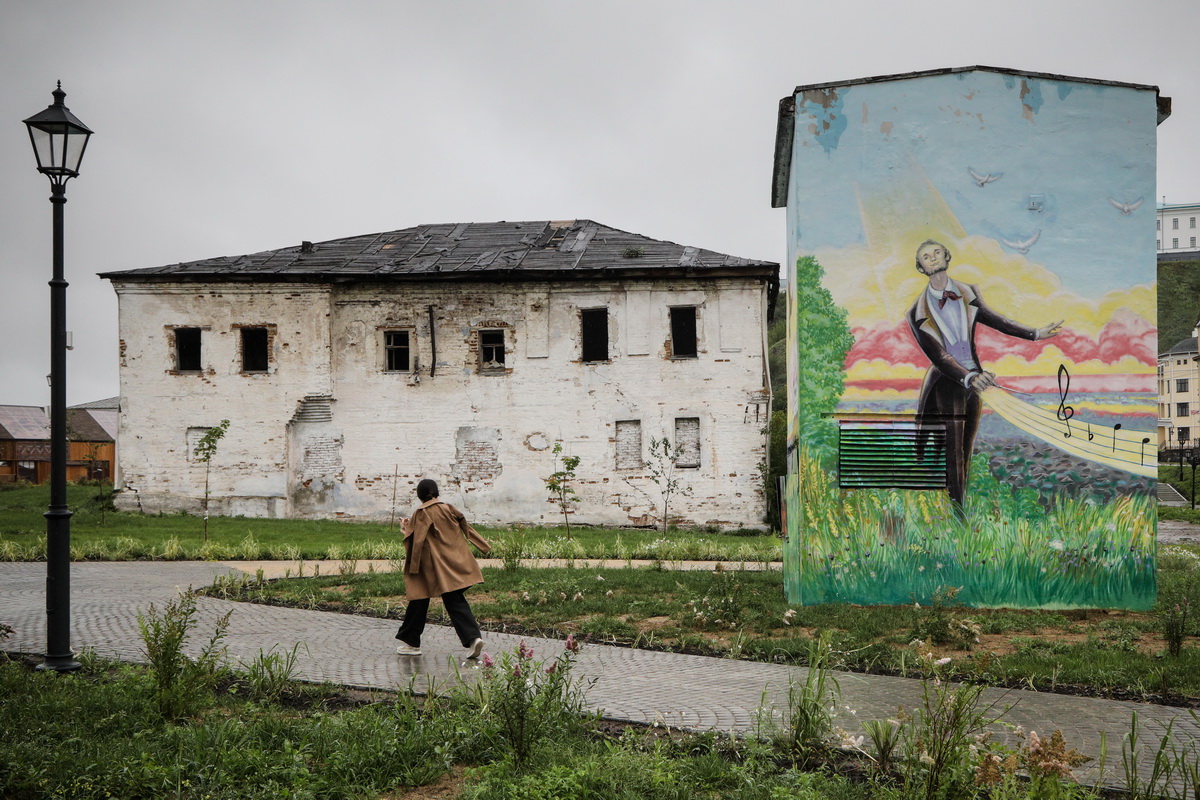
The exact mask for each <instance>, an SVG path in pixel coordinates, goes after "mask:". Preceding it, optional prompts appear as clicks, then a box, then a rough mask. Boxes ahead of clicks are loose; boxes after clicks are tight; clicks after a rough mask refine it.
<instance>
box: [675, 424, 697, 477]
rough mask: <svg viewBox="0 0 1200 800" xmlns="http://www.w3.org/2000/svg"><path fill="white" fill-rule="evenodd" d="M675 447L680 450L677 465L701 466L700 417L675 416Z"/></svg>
mask: <svg viewBox="0 0 1200 800" xmlns="http://www.w3.org/2000/svg"><path fill="white" fill-rule="evenodd" d="M675 447H676V448H678V450H679V458H677V459H676V461H675V466H677V467H687V468H696V467H699V466H700V418H699V417H676V418H675Z"/></svg>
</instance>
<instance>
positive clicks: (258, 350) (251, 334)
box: [241, 328, 268, 372]
mask: <svg viewBox="0 0 1200 800" xmlns="http://www.w3.org/2000/svg"><path fill="white" fill-rule="evenodd" d="M241 330H242V372H266V371H267V362H268V358H267V329H266V328H242V329H241Z"/></svg>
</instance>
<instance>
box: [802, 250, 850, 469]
mask: <svg viewBox="0 0 1200 800" xmlns="http://www.w3.org/2000/svg"><path fill="white" fill-rule="evenodd" d="M824 276H825V271H824V270H823V269H822V268H821V265H820V264H819V263H817V260H816V259H815V258H812V257H810V256H805V257H802V258H799V259H797V260H796V345H795V346H796V356H797V358H798V360H799V364H798V367H799V369H798V373H799V374H798V377H799V386H798V390H799V391H798V393H797V397H796V412H795V413H796V415H797V417H798V423H799V438H800V442H798V443H797V444H803V445H806V446H807V447H808V449H809V452H810V453H812V454H813V455H815V456H816V457H817V458H818V459H819V460H820V461H821V463H822V464H823V465H824V466H825V467H826V469H832V467H833V463H834V462H835V460H836V457H837V434H838V430H837V423H836V422H834V420H833V412H834V410H835V409H836V408H837V404H838V401H839V400H840V399H841V397H842V392H843V391H844V390H845V384H846V373H845V364H846V353H847V352H849V350H850V348H851V347H853V346H854V335H853V334H852V333H851V332H850V326H849V324H847V322H846V310H845V309H844V308H841V307H840V306H838V305H837V303H835V302H834V300H833V296H832V295H831V294H830V293H829V290H828V289H826V288H825V287H824V285H823V283H822V278H823V277H824Z"/></svg>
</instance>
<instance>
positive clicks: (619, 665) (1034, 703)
mask: <svg viewBox="0 0 1200 800" xmlns="http://www.w3.org/2000/svg"><path fill="white" fill-rule="evenodd" d="M241 566H242V567H243V568H244V569H245V570H246V571H248V572H249V573H250V574H253V573H254V569H255V568H254V567H253V566H252V565H249V566H248V565H241ZM238 571H239V570H238V569H237V568H235V567H234V566H233V565H229V564H215V563H206V562H144V561H143V562H116V563H90V562H80V563H74V564H72V566H71V597H72V604H71V619H72V629H71V642H72V645H73V647H75V649H76V650H80V649H83V648H90V649H92V650H94V651H95V653H96V654H97V655H99V656H103V657H106V658H112V659H119V660H123V661H131V662H140V661H143V660H144V656H143V653H142V648H141V640H140V638H139V635H138V625H137V618H138V612H139V611H145V610H146V609H147V608H149V606H150V604H151V603H153V604H155V605H156V606H157V607H158V608H160V609H161V608H162V606H163V604H164V603H166V602H168V601H170V600H172V599H173V598H175V597H176V596H177V593H178V592H179V591H181V590H185V589H187V588H188V587H201V586H206V585H208V584H209V583H211V582H212V581H213V580H214V578H215V577H216V576H218V575H232V574H236V573H237V572H238ZM293 574H294V573H293ZM45 575H46V567H45V564H44V563H13V562H3V563H0V621H3V622H6V623H8V624H9V625H11V626H12V627H13V628H14V629H15V635H14V636H12V637H10V638H8V639H6V640H4V641H3V642H0V648H3V649H4V650H7V651H9V652H13V653H41V652H43V651H44V649H45V642H46V638H45V636H46V634H45V624H46V623H45V618H46V613H45V583H46V580H45ZM227 612H232V615H231V617H230V625H229V630H228V635H227V637H226V644H227V645H228V652H229V655H230V657H231V658H232V659H236V660H248V659H252V658H253V657H255V656H256V655H257V654H258V653H259V652H260V651H264V652H269V651H271V650H272V649H276V650H284V651H290V650H291V649H292V648H293V647H294V646H298V659H297V668H298V669H297V676H298V677H299V678H301V679H303V680H307V681H315V682H322V681H328V682H331V683H334V684H339V685H344V686H349V687H356V688H362V689H377V690H389V691H391V690H397V689H407V688H410V687H411V688H412V689H414V690H415V691H418V692H425V691H428V689H429V687H430V682H431V681H432V682H433V683H434V684H435V685H436V684H441V683H443V682H446V681H452V680H459V679H464V680H471V679H472V678H474V677H475V676H476V675H478V672H479V667H478V666H476V665H475V664H474V663H473V662H467V661H464V660H462V655H463V651H462V648H461V647H460V646H459V643H458V640H457V638H456V637H455V636H454V633H453V631H452V630H451V629H450V628H446V627H441V626H430V627H429V628H428V629H427V632H426V635H425V639H424V641H423V642H422V648H423V650H424V655H421V656H416V657H412V656H408V657H399V656H397V655H395V653H394V646H395V640H394V639H393V636H394V634H395V630H396V623H395V622H392V621H388V620H379V619H373V618H369V617H357V616H350V615H345V614H336V613H328V612H321V611H305V610H300V609H291V608H277V607H274V606H264V605H253V604H247V603H235V602H230V601H225V600H218V599H213V598H206V597H202V598H199V599H198V602H197V623H198V625H197V633H196V634H195V635H194V636H193V639H195V641H192V642H191V643H190V647H191V648H192V650H193V652H195V651H198V650H199V648H200V647H201V646H202V645H203V644H204V642H205V641H207V638H208V637H207V635H206V632H211V630H212V629H213V625H214V624H215V622H216V620H217V619H218V618H219V617H220V616H221V615H223V614H225V613H227ZM485 635H486V637H487V650H488V651H490V652H491V653H493V654H497V653H500V652H504V651H508V650H512V649H514V648H515V647H516V646H517V644H518V642H519V641H520V640H521V639H522V638H524V639H525V640H526V641H527V642H528V643H529V644H530V645H532V646H533V647H534V649H535V651H536V657H537V658H543V657H553V656H555V655H557V654H558V653H559V652H560V651H561V648H562V642H560V641H555V640H550V639H535V638H532V637H519V636H515V635H508V634H494V633H488V634H485ZM575 671H576V674H577V675H578V676H579V678H580V679H581V680H582V681H583V682H584V683H585V685H587V686H588V689H587V694H586V697H587V700H588V702H589V703H590V705H591V706H592V707H593V708H596V709H599V710H601V712H602V713H603V715H604V716H605V717H606V718H609V719H613V720H619V721H629V722H636V723H644V724H654V723H658V724H662V725H668V726H671V727H675V728H683V729H688V730H696V731H705V730H713V729H715V730H718V731H724V732H731V733H746V732H750V731H751V730H753V727H754V724H755V717H756V712H757V711H758V710H759V709H761V708H766V709H768V710H769V711H770V710H774V711H777V712H779V713H781V714H782V713H784V712H785V711H786V708H787V693H788V685H789V681H792V680H801V681H803V678H804V675H805V674H806V673H805V670H804V669H803V668H798V667H788V666H782V665H774V664H764V663H758V662H750V661H735V660H730V659H719V658H708V657H703V656H692V655H682V654H675V653H660V652H653V651H647V650H634V649H630V648H623V647H609V646H603V645H592V644H589V645H587V646H585V647H584V649H583V651H582V652H581V653H580V656H579V658H578V661H577V666H576V670H575ZM836 677H837V680H838V682H839V683H840V686H841V694H842V700H841V704H842V705H843V706H845V707H846V708H843V709H842V710H841V711H840V712H839V718H838V720H837V723H838V724H839V725H841V726H842V727H844V728H846V729H848V730H849V729H854V728H857V727H858V725H859V724H860V723H859V722H858V720H871V719H885V718H888V717H894V716H895V715H896V710H897V707H898V706H900V705H903V706H905V707H906V708H910V709H911V708H913V707H914V706H916V705H918V704H919V703H920V701H921V692H922V686H921V683H920V682H919V681H917V680H913V679H907V678H896V677H887V676H878V675H861V674H857V673H836ZM984 702H985V703H986V704H991V705H993V706H994V707H995V708H996V709H997V711H999V710H1001V709H1005V708H1007V709H1008V711H1007V713H1006V714H1005V715H1004V722H1006V723H1008V724H1011V725H1021V726H1023V727H1024V728H1025V729H1026V730H1036V731H1038V732H1039V733H1040V734H1043V735H1049V734H1050V733H1052V732H1053V731H1054V730H1056V729H1058V730H1061V731H1062V732H1063V736H1064V737H1065V738H1066V741H1067V743H1068V745H1069V746H1071V747H1074V748H1076V749H1078V750H1080V751H1081V752H1083V753H1085V754H1087V755H1090V756H1093V757H1095V756H1097V755H1098V754H1099V753H1100V750H1101V736H1102V735H1103V736H1104V737H1105V738H1106V740H1107V747H1108V766H1107V768H1106V770H1105V773H1104V774H1103V775H1100V774H1099V773H1098V772H1097V769H1096V767H1095V766H1094V765H1093V766H1091V767H1089V768H1087V769H1084V770H1080V771H1079V773H1078V774H1079V777H1080V778H1081V779H1082V780H1083V781H1085V782H1089V783H1096V782H1101V783H1104V784H1106V785H1110V786H1120V785H1121V784H1122V783H1123V779H1122V776H1121V774H1120V773H1121V741H1122V736H1124V735H1125V734H1126V733H1127V732H1128V730H1129V722H1130V719H1131V715H1132V714H1133V713H1134V712H1136V713H1137V715H1138V719H1139V720H1140V721H1141V722H1142V723H1143V724H1144V725H1145V728H1144V738H1143V741H1144V742H1147V743H1148V745H1147V746H1148V747H1153V746H1157V744H1158V742H1159V739H1160V736H1161V735H1162V732H1163V731H1165V730H1166V726H1167V725H1168V724H1173V728H1172V736H1173V739H1174V743H1175V745H1176V746H1178V747H1190V748H1193V749H1192V752H1193V753H1198V752H1200V750H1198V749H1196V748H1200V723H1198V721H1197V719H1196V717H1194V716H1192V715H1191V714H1189V713H1188V712H1187V711H1186V710H1185V709H1178V708H1171V707H1166V706H1155V705H1148V704H1141V703H1132V702H1122V701H1115V700H1099V699H1090V698H1079V697H1069V696H1065V695H1055V694H1047V693H1038V692H1032V691H1021V690H1007V691H1006V690H1000V689H989V690H987V691H986V692H985V694H984ZM847 708H848V709H853V712H854V713H853V714H852V713H851V712H850V711H849V710H846V709H847ZM1150 760H1151V755H1150V754H1147V755H1145V756H1144V757H1143V759H1142V762H1143V763H1142V772H1143V774H1148V768H1149V766H1150V765H1149V763H1148V762H1149V761H1150Z"/></svg>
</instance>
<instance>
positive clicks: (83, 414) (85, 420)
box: [67, 408, 114, 442]
mask: <svg viewBox="0 0 1200 800" xmlns="http://www.w3.org/2000/svg"><path fill="white" fill-rule="evenodd" d="M96 413H105V412H95V411H92V410H91V409H86V408H69V409H67V438H68V439H70V440H71V441H73V442H111V441H114V439H113V436H112V434H111V433H109V432H108V431H107V430H105V428H104V425H103V424H102V423H101V421H100V420H99V419H97V418H96V417H95V414H96Z"/></svg>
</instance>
